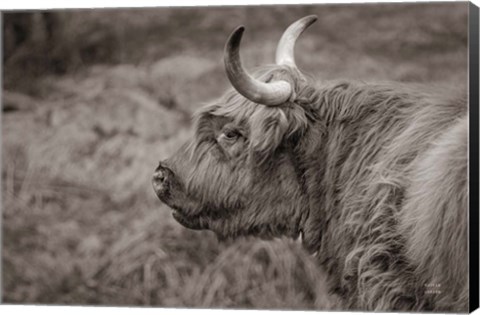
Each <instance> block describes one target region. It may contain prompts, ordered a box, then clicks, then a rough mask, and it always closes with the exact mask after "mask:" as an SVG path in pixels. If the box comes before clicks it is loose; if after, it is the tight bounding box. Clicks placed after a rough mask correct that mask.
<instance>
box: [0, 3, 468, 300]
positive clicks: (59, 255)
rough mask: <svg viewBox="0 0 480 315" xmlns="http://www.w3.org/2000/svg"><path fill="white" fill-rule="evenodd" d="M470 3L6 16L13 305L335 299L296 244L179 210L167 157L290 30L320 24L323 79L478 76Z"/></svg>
mask: <svg viewBox="0 0 480 315" xmlns="http://www.w3.org/2000/svg"><path fill="white" fill-rule="evenodd" d="M467 13H468V3H431V4H427V3H420V4H363V5H315V6H262V7H256V6H250V7H228V8H226V7H225V8H221V7H208V8H206V7H204V8H200V7H198V8H149V9H121V10H120V9H119V10H112V9H108V10H106V9H103V10H100V9H95V10H71V11H31V12H15V13H12V12H9V13H4V15H3V23H4V24H3V65H4V67H3V78H4V82H3V83H4V86H3V99H2V103H3V108H2V111H3V115H2V123H1V126H2V215H3V218H2V219H3V220H2V222H3V226H2V228H3V247H2V278H3V279H2V280H3V301H4V302H6V303H23V304H28V303H48V304H75V305H78V304H89V305H98V304H102V305H157V306H166V307H204V308H205V307H233V308H257V309H262V308H270V309H279V308H281V309H328V308H335V307H336V306H335V305H336V304H335V303H336V300H335V297H333V296H329V295H328V293H327V289H326V288H327V283H326V278H325V276H324V274H322V272H321V270H320V269H319V268H318V267H317V266H316V264H315V262H314V260H313V259H312V258H311V257H309V256H307V255H306V253H304V252H303V250H302V249H301V247H300V245H299V244H297V243H295V242H293V241H290V240H287V239H278V240H274V241H261V240H257V239H250V238H245V239H240V240H236V241H228V242H219V241H218V240H217V239H216V237H215V236H214V235H213V234H212V233H211V232H208V231H203V232H198V231H191V230H188V229H186V228H184V227H182V226H181V225H180V224H178V223H177V222H176V221H175V220H174V219H173V218H172V217H171V214H170V211H169V210H168V208H167V207H166V206H164V205H163V204H161V203H160V201H159V200H157V198H156V196H155V194H154V193H153V190H152V188H151V184H150V179H151V174H152V172H153V170H154V168H155V167H156V164H157V161H158V160H160V159H163V158H165V157H167V156H169V155H171V154H172V153H173V152H174V151H175V149H176V148H177V147H179V145H181V144H182V143H183V142H184V141H185V140H186V139H187V138H188V137H189V136H190V135H191V117H192V114H193V113H194V112H195V111H196V110H197V109H198V108H199V107H201V106H202V105H204V104H205V103H207V102H208V101H210V100H212V99H214V98H217V97H219V96H220V95H221V94H222V93H223V91H225V89H226V88H228V87H229V84H228V81H227V79H226V76H225V74H224V71H223V61H222V53H223V47H224V43H225V41H226V39H227V37H228V35H229V34H230V32H231V31H232V30H233V29H234V28H235V27H236V26H237V25H239V24H244V25H245V26H246V33H245V35H244V40H243V42H242V51H241V53H242V58H243V60H244V64H245V65H246V67H247V68H250V69H251V68H253V67H255V66H259V65H262V64H265V63H271V62H273V60H274V50H275V47H276V44H277V41H278V39H279V38H280V36H281V34H282V32H283V30H284V29H285V28H286V27H287V26H288V25H289V24H290V23H292V22H293V21H295V20H297V19H298V18H300V17H303V16H305V15H309V14H317V15H318V17H319V20H318V21H317V23H315V24H314V25H313V26H312V27H311V28H310V29H309V30H308V31H307V32H305V34H304V35H303V36H302V38H301V39H300V40H299V42H298V44H297V49H296V57H297V64H298V65H299V67H300V68H301V69H303V70H305V72H307V73H309V74H311V75H313V76H314V77H316V78H317V79H318V80H327V79H342V78H343V79H356V80H362V81H372V80H396V81H402V82H423V83H429V84H430V83H435V84H452V83H454V84H465V83H466V80H467V40H468V38H467V17H468V15H467Z"/></svg>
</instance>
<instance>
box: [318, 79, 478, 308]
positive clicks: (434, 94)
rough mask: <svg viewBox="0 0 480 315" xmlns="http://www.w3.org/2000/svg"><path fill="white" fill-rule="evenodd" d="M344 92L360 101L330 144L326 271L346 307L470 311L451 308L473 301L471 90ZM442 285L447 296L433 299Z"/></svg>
mask: <svg viewBox="0 0 480 315" xmlns="http://www.w3.org/2000/svg"><path fill="white" fill-rule="evenodd" d="M337 89H338V88H337ZM349 89H350V90H349ZM345 90H346V92H345V93H347V92H348V93H350V94H349V95H353V96H348V97H343V99H344V100H348V102H343V104H342V107H339V108H337V109H336V111H337V113H334V114H335V115H336V117H337V120H336V121H338V123H332V124H331V125H330V126H329V130H328V132H329V138H328V142H326V143H325V147H326V148H327V151H328V155H327V158H326V159H325V160H324V163H325V164H326V167H325V169H326V172H325V173H323V174H322V185H321V187H322V189H323V191H321V194H322V196H323V197H322V199H323V202H321V203H319V204H321V205H322V208H323V209H325V211H326V214H325V215H324V216H325V217H326V220H328V221H329V222H330V224H329V225H328V226H327V228H326V229H325V230H324V231H323V233H322V239H321V241H322V245H321V251H320V253H319V254H320V255H322V256H321V258H320V260H321V262H322V264H323V265H325V266H326V268H327V270H328V271H329V272H330V273H331V274H333V275H335V274H336V275H338V277H337V283H339V285H340V291H339V292H341V293H340V294H341V295H343V296H344V297H345V298H346V300H347V301H348V302H347V305H346V306H347V307H351V308H360V309H370V310H391V309H394V310H412V309H417V310H420V309H422V310H430V309H443V310H453V309H456V310H458V309H463V308H464V307H466V304H465V303H464V300H460V301H458V304H457V306H458V307H456V308H455V305H453V307H452V303H454V302H456V301H457V300H458V299H456V297H461V296H466V294H465V292H464V291H463V290H464V289H463V283H466V281H463V280H462V279H465V277H466V275H467V274H466V267H465V266H466V265H462V264H463V263H464V261H462V260H466V259H467V255H466V239H465V238H466V227H467V223H466V211H467V208H466V200H467V190H466V178H467V172H466V169H467V161H466V157H467V134H468V126H467V125H466V122H467V119H466V117H467V104H466V93H465V91H464V90H456V92H453V91H451V90H448V89H437V90H435V89H432V90H430V91H429V90H427V89H426V88H423V87H421V86H407V85H405V86H395V85H392V86H389V85H379V86H372V85H368V86H365V87H363V90H362V92H359V93H353V92H355V91H353V92H351V91H352V89H351V88H348V89H345ZM358 90H359V91H360V88H358ZM365 91H366V92H365ZM345 93H344V95H345ZM340 96H342V95H340ZM330 99H334V98H333V97H330ZM335 99H342V98H341V97H338V96H337V97H336V98H335ZM339 117H340V119H338V118H339ZM452 164H453V166H454V167H453V168H451V167H449V166H450V165H452ZM427 166H428V167H427ZM462 180H463V181H462ZM434 199H435V200H434ZM319 211H322V209H319ZM462 211H463V212H462ZM459 212H461V213H459ZM433 218H435V220H433ZM454 218H455V220H453V219H454ZM442 229H448V231H449V232H448V233H446V234H445V233H444V234H443V235H442V231H444V230H442ZM453 234H455V235H453ZM440 236H442V238H440ZM434 240H435V242H440V245H441V247H438V248H432V244H435V243H434ZM322 257H323V258H322ZM332 257H336V259H331V258H332ZM433 258H435V259H436V260H433V261H432V260H431V259H433ZM440 260H442V262H441V263H440ZM433 264H436V266H433ZM452 265H455V267H452ZM426 268H431V269H430V271H429V272H425V270H424V269H426ZM454 268H456V269H455V270H452V269H454ZM340 270H341V272H340V273H339V271H340ZM442 275H443V276H442ZM455 277H457V278H455ZM440 282H441V283H443V284H442V285H443V286H444V287H443V290H444V294H443V295H432V293H431V292H430V291H432V292H433V291H435V289H436V288H437V289H438V286H437V287H435V286H434V285H435V284H438V283H440ZM425 285H429V286H428V287H427V286H425ZM446 286H455V288H453V287H452V288H447V287H446ZM428 289H431V290H428ZM443 290H442V291H443ZM449 290H451V291H449ZM437 291H438V290H437ZM434 293H436V292H434Z"/></svg>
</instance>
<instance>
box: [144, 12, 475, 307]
mask: <svg viewBox="0 0 480 315" xmlns="http://www.w3.org/2000/svg"><path fill="white" fill-rule="evenodd" d="M315 20H316V17H314V16H308V17H305V18H303V19H300V20H298V21H297V22H295V23H293V24H292V25H291V26H290V27H289V28H288V29H287V30H286V31H285V33H284V34H283V36H282V38H281V40H280V42H279V44H278V47H277V53H276V64H275V65H271V66H266V67H263V68H262V69H261V70H260V71H259V72H258V73H256V74H255V75H253V76H252V75H250V74H248V73H247V72H246V70H245V69H244V68H243V66H242V64H241V62H240V57H239V47H240V40H241V38H242V34H243V31H244V28H243V27H239V28H237V29H236V30H235V31H234V32H233V33H232V35H231V36H230V38H229V39H228V42H227V45H226V47H225V59H224V60H225V68H226V72H227V76H228V78H229V80H230V82H231V84H232V85H233V87H234V89H233V90H231V91H229V92H227V93H226V94H225V95H223V96H222V97H221V98H220V99H218V100H217V101H216V102H214V103H213V104H211V105H209V106H207V107H206V108H204V109H202V110H201V111H200V112H199V113H198V115H197V117H196V118H197V119H196V127H195V128H196V129H195V136H194V138H193V139H192V140H191V141H190V142H188V143H187V144H185V145H184V146H183V147H181V148H180V150H179V152H178V153H177V154H175V155H174V156H173V157H172V158H170V159H168V160H166V161H162V162H160V164H159V166H158V167H157V169H156V170H155V173H154V177H153V186H154V189H155V191H156V194H157V195H158V197H159V198H160V199H161V200H162V201H163V202H164V203H166V204H167V205H168V206H170V207H171V208H172V209H173V216H174V218H175V219H176V220H177V221H178V222H180V223H181V224H182V225H184V226H186V227H188V228H191V229H209V230H212V231H214V232H215V233H216V234H217V235H218V236H220V237H237V236H240V235H256V236H259V237H279V236H288V237H292V238H297V237H299V236H301V238H302V243H303V246H304V247H305V249H306V250H307V251H309V252H310V253H312V255H314V256H315V258H316V259H317V260H318V262H319V264H320V265H321V266H323V268H324V269H325V270H326V272H327V273H328V275H329V277H330V279H331V281H330V282H331V292H332V293H335V294H337V295H338V296H340V297H341V300H342V301H343V304H342V305H341V306H339V307H341V308H348V309H359V310H383V311H386V310H403V311H407V310H410V311H411V310H417V311H419V310H423V311H425V310H434V311H456V312H459V311H467V305H468V284H467V283H468V281H467V275H468V265H467V257H468V255H467V210H468V209H467V204H468V188H467V187H468V180H467V167H468V165H467V149H468V146H467V138H468V124H467V121H468V120H467V118H468V108H467V101H466V91H465V90H463V89H460V91H458V92H455V91H453V90H452V91H450V90H447V89H441V90H434V89H432V88H429V87H425V86H419V85H415V86H412V85H407V84H399V83H384V84H377V83H364V82H352V81H335V82H318V83H315V82H314V81H313V80H312V79H310V78H309V77H307V76H305V75H303V74H302V73H301V72H300V71H299V70H298V68H297V67H296V65H295V61H294V56H293V51H294V45H295V42H296V40H297V38H298V37H299V36H300V34H301V33H302V32H303V31H304V30H305V29H306V28H307V27H308V26H309V25H311V24H312V23H313V22H314V21H315Z"/></svg>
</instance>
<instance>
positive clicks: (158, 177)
mask: <svg viewBox="0 0 480 315" xmlns="http://www.w3.org/2000/svg"><path fill="white" fill-rule="evenodd" d="M166 178H167V176H166V173H165V170H163V169H159V170H157V171H155V173H153V181H154V182H157V183H159V184H162V183H163V182H164V181H165V179H166Z"/></svg>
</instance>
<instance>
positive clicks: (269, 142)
mask: <svg viewBox="0 0 480 315" xmlns="http://www.w3.org/2000/svg"><path fill="white" fill-rule="evenodd" d="M287 130H288V120H287V117H286V115H285V113H284V112H283V111H282V110H280V109H278V108H270V107H266V106H262V107H260V108H259V109H258V110H257V111H255V113H254V114H253V115H252V117H251V120H250V144H251V148H252V149H253V152H255V153H256V154H260V155H261V156H266V155H268V154H269V153H271V152H273V151H274V150H275V149H276V148H277V147H278V146H279V145H280V143H281V142H282V141H283V139H284V136H285V134H286V132H287Z"/></svg>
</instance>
